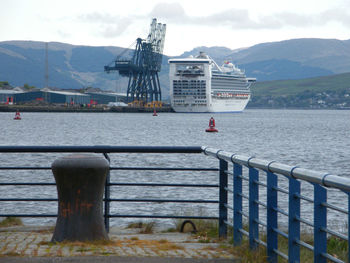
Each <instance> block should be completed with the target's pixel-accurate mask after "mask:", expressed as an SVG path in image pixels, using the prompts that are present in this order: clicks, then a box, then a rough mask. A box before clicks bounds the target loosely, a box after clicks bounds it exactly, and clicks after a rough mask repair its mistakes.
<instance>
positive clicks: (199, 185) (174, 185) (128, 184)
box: [107, 183, 219, 188]
mask: <svg viewBox="0 0 350 263" xmlns="http://www.w3.org/2000/svg"><path fill="white" fill-rule="evenodd" d="M107 186H167V187H204V188H209V187H213V188H218V187H219V185H218V184H154V183H109V184H107Z"/></svg>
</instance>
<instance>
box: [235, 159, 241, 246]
mask: <svg viewBox="0 0 350 263" xmlns="http://www.w3.org/2000/svg"><path fill="white" fill-rule="evenodd" d="M242 228H243V224H242V165H239V164H236V163H235V164H234V166H233V244H234V245H239V244H241V242H242V233H241V231H240V230H241V229H242Z"/></svg>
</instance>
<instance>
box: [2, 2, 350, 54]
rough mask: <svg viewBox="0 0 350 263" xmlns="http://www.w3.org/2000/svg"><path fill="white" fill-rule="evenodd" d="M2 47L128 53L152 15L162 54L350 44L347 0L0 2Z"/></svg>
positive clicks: (143, 32)
mask: <svg viewBox="0 0 350 263" xmlns="http://www.w3.org/2000/svg"><path fill="white" fill-rule="evenodd" d="M0 8H1V15H0V21H1V23H0V41H6V40H34V41H56V42H64V43H69V44H76V45H89V46H120V47H129V46H130V45H131V44H132V43H133V42H134V41H135V40H136V38H137V37H142V38H146V37H147V35H148V32H149V25H150V23H151V20H152V18H153V17H156V18H157V19H158V22H162V23H165V24H167V32H166V39H165V47H164V54H166V55H170V56H175V55H180V54H182V53H183V52H184V51H189V50H191V49H193V48H195V47H197V46H208V47H210V46H224V47H228V48H231V49H237V48H242V47H248V46H252V45H255V44H258V43H263V42H271V41H281V40H286V39H292V38H336V39H341V40H344V39H350V1H349V0H287V1H286V0H243V1H242V0H240V1H237V0H207V1H204V0H201V1H197V0H184V1H182V0H180V1H176V0H175V1H167V0H159V1H158V0H122V1H120V0H98V1H97V0H59V1H51V0H0Z"/></svg>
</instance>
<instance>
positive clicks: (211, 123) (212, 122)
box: [205, 117, 218, 132]
mask: <svg viewBox="0 0 350 263" xmlns="http://www.w3.org/2000/svg"><path fill="white" fill-rule="evenodd" d="M205 131H206V132H218V130H217V129H216V128H215V120H214V118H213V117H211V118H210V120H209V127H208V129H206V130H205Z"/></svg>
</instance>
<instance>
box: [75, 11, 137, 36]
mask: <svg viewBox="0 0 350 263" xmlns="http://www.w3.org/2000/svg"><path fill="white" fill-rule="evenodd" d="M76 19H77V20H78V21H79V22H83V23H91V24H95V25H96V26H97V28H98V32H99V35H101V36H103V37H106V38H113V37H117V36H120V35H121V34H123V33H124V32H125V31H126V30H127V29H128V27H129V26H130V24H131V23H132V21H133V18H132V17H121V16H113V15H110V14H107V13H97V12H94V13H90V14H84V15H80V16H78V17H77V18H76Z"/></svg>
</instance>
